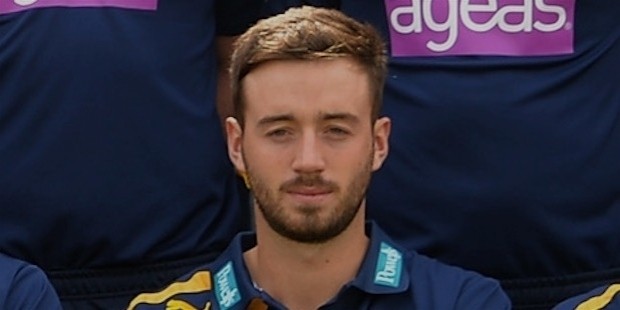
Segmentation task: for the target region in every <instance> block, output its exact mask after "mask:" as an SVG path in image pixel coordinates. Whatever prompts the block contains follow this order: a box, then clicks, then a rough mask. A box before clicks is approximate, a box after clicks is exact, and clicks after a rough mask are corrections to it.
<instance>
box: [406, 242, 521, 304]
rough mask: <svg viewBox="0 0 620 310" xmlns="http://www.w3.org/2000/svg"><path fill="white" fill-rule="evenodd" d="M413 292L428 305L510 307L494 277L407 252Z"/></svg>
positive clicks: (506, 297) (413, 252)
mask: <svg viewBox="0 0 620 310" xmlns="http://www.w3.org/2000/svg"><path fill="white" fill-rule="evenodd" d="M407 261H408V265H409V266H408V267H409V276H410V277H411V283H412V286H413V288H412V289H413V293H414V295H415V296H416V297H417V298H425V299H426V300H427V302H428V306H431V305H434V304H436V303H441V304H443V306H445V307H449V308H452V309H510V304H511V303H510V300H509V298H508V296H507V295H506V293H505V292H504V291H503V290H502V288H501V286H500V284H499V282H498V281H497V280H495V279H492V278H489V277H486V276H484V275H481V274H479V273H477V272H475V271H471V270H466V269H463V268H461V267H458V266H453V265H449V264H446V263H443V262H441V261H438V260H436V259H433V258H430V257H428V256H425V255H422V254H419V253H417V252H415V251H409V252H408V253H407ZM443 306H442V307H443Z"/></svg>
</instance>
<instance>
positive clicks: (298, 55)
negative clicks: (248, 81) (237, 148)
mask: <svg viewBox="0 0 620 310" xmlns="http://www.w3.org/2000/svg"><path fill="white" fill-rule="evenodd" d="M341 57H348V58H350V59H353V60H354V61H355V62H356V63H358V64H359V65H360V67H361V68H362V69H363V70H364V71H365V72H366V73H367V74H368V77H369V83H370V87H371V88H372V89H371V92H372V93H373V97H374V98H373V101H374V102H373V107H372V120H373V121H374V120H376V119H377V118H378V116H379V111H380V109H381V102H382V100H383V84H384V82H385V75H386V70H387V69H386V66H387V65H386V63H387V56H386V51H385V43H384V41H383V39H382V38H381V36H380V35H379V33H378V32H377V31H376V30H375V29H374V28H373V27H372V26H370V25H369V24H362V23H360V22H357V21H355V20H354V19H352V18H350V17H348V16H346V15H345V14H343V13H341V12H339V11H337V10H333V9H326V8H316V7H310V6H303V7H298V8H291V9H289V10H288V11H286V12H285V13H283V14H279V15H276V16H273V17H270V18H267V19H263V20H261V21H259V22H258V23H256V25H254V26H253V27H251V28H250V29H248V30H247V31H246V32H245V33H244V34H243V35H241V37H239V39H238V40H237V42H236V44H235V51H234V53H233V55H232V60H231V67H230V73H231V81H232V94H233V105H234V116H235V118H237V119H238V120H239V122H240V124H241V126H243V123H244V117H243V112H244V107H245V103H244V101H245V100H244V98H243V96H242V91H243V89H242V85H241V81H242V80H243V78H244V77H245V76H246V75H247V74H248V73H249V72H250V71H252V70H253V69H254V68H256V67H257V66H259V65H260V64H262V63H265V62H268V61H273V60H291V59H305V60H314V59H330V58H341Z"/></svg>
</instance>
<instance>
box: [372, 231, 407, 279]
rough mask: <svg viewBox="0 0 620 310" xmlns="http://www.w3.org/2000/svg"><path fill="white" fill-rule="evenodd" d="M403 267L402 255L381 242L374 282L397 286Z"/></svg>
mask: <svg viewBox="0 0 620 310" xmlns="http://www.w3.org/2000/svg"><path fill="white" fill-rule="evenodd" d="M402 268H403V255H402V254H401V253H400V252H399V251H398V250H396V249H395V248H393V247H391V246H389V245H388V244H387V243H385V242H381V250H380V251H379V259H378V260H377V268H376V270H375V284H378V285H384V286H391V287H398V286H400V275H401V272H402Z"/></svg>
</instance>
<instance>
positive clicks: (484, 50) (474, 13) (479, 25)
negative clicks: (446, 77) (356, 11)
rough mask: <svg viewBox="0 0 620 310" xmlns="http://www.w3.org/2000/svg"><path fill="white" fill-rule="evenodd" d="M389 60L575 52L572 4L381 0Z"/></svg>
mask: <svg viewBox="0 0 620 310" xmlns="http://www.w3.org/2000/svg"><path fill="white" fill-rule="evenodd" d="M385 8H386V11H387V12H386V13H387V21H388V24H389V29H390V41H391V51H392V55H393V56H446V55H505V56H541V55H561V54H570V53H572V52H573V49H574V46H573V37H574V27H573V22H574V15H575V14H574V13H575V12H574V11H575V0H385Z"/></svg>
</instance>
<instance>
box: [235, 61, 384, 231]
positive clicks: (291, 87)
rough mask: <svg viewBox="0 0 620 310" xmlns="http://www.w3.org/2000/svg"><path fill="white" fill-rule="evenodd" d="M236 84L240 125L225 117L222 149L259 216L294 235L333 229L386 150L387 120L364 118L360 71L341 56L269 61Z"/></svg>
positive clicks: (365, 95) (367, 96)
mask: <svg viewBox="0 0 620 310" xmlns="http://www.w3.org/2000/svg"><path fill="white" fill-rule="evenodd" d="M243 87H244V98H245V102H246V110H245V114H244V115H245V124H244V129H243V132H242V131H241V128H240V126H239V124H237V123H236V122H235V121H234V120H233V119H229V120H228V123H227V132H228V135H229V137H228V142H229V153H231V159H232V160H233V162H234V163H235V166H236V167H237V169H239V170H241V171H246V172H247V173H248V175H249V182H250V185H251V187H252V191H253V194H254V198H255V199H256V202H257V203H258V207H259V209H260V211H261V214H262V216H263V217H264V219H265V221H266V222H267V223H268V224H269V226H270V227H271V229H273V230H274V231H276V232H277V233H278V234H280V235H282V236H284V237H286V238H288V239H291V240H295V241H298V242H305V243H320V242H325V241H327V240H329V239H331V238H333V237H335V236H337V235H338V234H340V233H341V232H342V231H343V230H345V229H346V228H347V227H348V226H349V224H350V223H351V221H352V220H353V218H354V217H355V216H356V214H357V212H358V210H359V209H360V206H361V205H362V203H363V200H364V195H365V192H366V188H367V186H368V183H369V180H370V175H371V173H372V171H374V170H376V169H378V168H379V167H380V166H381V164H382V162H383V159H384V158H385V156H386V154H387V136H388V134H389V128H390V124H389V120H388V119H387V118H382V119H380V120H378V121H376V122H375V123H374V124H373V123H372V121H371V105H372V103H371V100H372V96H371V93H370V90H369V85H368V78H367V75H366V74H365V73H364V72H363V71H362V70H361V69H360V68H359V67H358V66H357V65H356V64H355V63H354V62H353V61H351V60H348V59H332V60H313V61H308V60H287V61H273V62H268V63H265V64H263V65H261V66H259V67H258V68H256V69H255V70H253V71H252V72H250V73H249V74H248V75H247V76H246V77H245V78H244V80H243Z"/></svg>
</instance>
